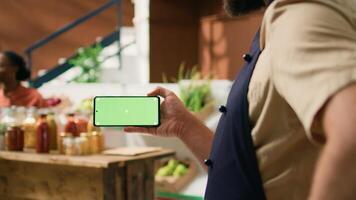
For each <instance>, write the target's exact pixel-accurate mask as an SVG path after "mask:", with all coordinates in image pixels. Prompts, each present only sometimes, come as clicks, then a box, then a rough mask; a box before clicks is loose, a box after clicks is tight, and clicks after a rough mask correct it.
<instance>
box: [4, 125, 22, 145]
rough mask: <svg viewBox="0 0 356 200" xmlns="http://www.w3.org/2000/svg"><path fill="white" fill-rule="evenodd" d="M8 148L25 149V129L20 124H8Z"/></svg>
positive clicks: (6, 139)
mask: <svg viewBox="0 0 356 200" xmlns="http://www.w3.org/2000/svg"><path fill="white" fill-rule="evenodd" d="M5 143H6V150H8V151H23V148H24V131H23V129H22V128H21V127H20V126H16V125H12V126H8V127H7V130H6V134H5Z"/></svg>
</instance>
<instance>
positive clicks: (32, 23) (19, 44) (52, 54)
mask: <svg viewBox="0 0 356 200" xmlns="http://www.w3.org/2000/svg"><path fill="white" fill-rule="evenodd" d="M107 1H108V0H90V1H82V0H61V1H58V0H45V1H43V0H16V1H11V0H6V1H1V2H0V24H1V26H0V50H5V49H11V50H14V51H17V52H23V50H24V49H25V48H27V47H29V46H30V45H31V44H32V43H34V42H35V41H37V40H39V39H41V38H43V37H45V36H48V35H49V34H51V33H53V32H54V31H55V30H57V29H59V28H60V27H62V26H64V25H66V24H68V23H70V22H71V21H73V20H75V19H77V18H78V17H80V16H83V15H85V14H86V13H88V12H90V11H92V10H93V9H95V8H97V7H98V6H100V5H102V4H104V3H105V2H107ZM123 10H124V19H123V22H124V25H126V26H132V18H133V15H134V14H133V13H134V10H133V4H132V3H131V0H124V9H123ZM116 13H117V9H116V8H115V7H113V8H111V9H110V10H107V11H106V12H104V13H102V14H101V15H99V16H98V17H96V18H94V19H92V20H90V21H88V22H86V23H84V24H82V25H80V26H79V27H77V28H76V29H74V30H72V31H70V32H68V33H66V34H64V35H62V36H61V37H59V38H57V39H56V40H55V41H54V42H52V43H50V44H48V45H46V46H45V47H43V48H42V49H40V50H39V51H36V52H35V54H34V73H36V71H37V70H38V69H47V68H49V67H52V66H53V65H54V64H56V63H57V61H58V59H59V58H60V57H68V56H70V55H72V54H73V52H74V51H75V50H76V49H77V48H78V47H80V46H86V45H89V44H91V43H93V42H94V41H95V39H96V38H97V37H99V36H105V35H107V34H109V33H111V32H112V31H114V30H115V26H116V17H117V14H116Z"/></svg>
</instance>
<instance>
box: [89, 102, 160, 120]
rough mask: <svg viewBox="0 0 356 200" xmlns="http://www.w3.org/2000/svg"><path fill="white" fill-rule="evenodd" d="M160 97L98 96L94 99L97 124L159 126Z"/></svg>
mask: <svg viewBox="0 0 356 200" xmlns="http://www.w3.org/2000/svg"><path fill="white" fill-rule="evenodd" d="M159 107H160V99H159V97H147V96H137V97H127V96H98V97H95V99H94V125H95V126H158V125H159V123H160V119H159V118H160V116H159Z"/></svg>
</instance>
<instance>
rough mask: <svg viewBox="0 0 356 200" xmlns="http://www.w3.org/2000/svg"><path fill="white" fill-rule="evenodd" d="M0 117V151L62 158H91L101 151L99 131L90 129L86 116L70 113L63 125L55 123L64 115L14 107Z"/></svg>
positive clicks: (49, 111) (90, 116)
mask: <svg viewBox="0 0 356 200" xmlns="http://www.w3.org/2000/svg"><path fill="white" fill-rule="evenodd" d="M0 115H1V116H0V150H7V151H24V150H25V151H29V152H36V153H57V152H59V153H60V154H64V155H90V154H98V153H101V152H102V151H103V150H104V136H103V133H102V130H101V129H100V128H97V127H94V126H93V125H92V115H90V113H89V115H88V112H86V113H85V114H80V113H78V114H77V113H73V112H71V113H69V114H67V115H66V121H65V122H63V121H62V123H58V121H60V120H59V119H60V117H61V116H63V114H58V113H56V112H54V110H49V109H39V110H37V109H36V108H33V107H30V108H24V107H14V106H13V107H9V108H1V109H0ZM88 119H89V120H88ZM61 124H63V125H61ZM60 130H62V131H61V132H60ZM34 150H35V151H34Z"/></svg>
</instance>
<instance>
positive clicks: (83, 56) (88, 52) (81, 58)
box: [68, 44, 103, 83]
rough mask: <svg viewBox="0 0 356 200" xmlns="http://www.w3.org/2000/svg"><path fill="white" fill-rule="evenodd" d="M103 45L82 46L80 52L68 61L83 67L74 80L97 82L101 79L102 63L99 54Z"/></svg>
mask: <svg viewBox="0 0 356 200" xmlns="http://www.w3.org/2000/svg"><path fill="white" fill-rule="evenodd" d="M102 50H103V47H102V46H101V45H100V44H96V45H94V46H92V47H86V48H80V49H79V50H78V54H77V55H76V56H75V57H74V58H72V59H70V60H69V61H68V62H69V64H71V65H74V66H77V67H80V68H81V72H80V74H79V75H78V76H76V77H75V78H74V79H73V80H72V81H73V82H77V83H95V82H98V80H99V74H100V65H101V61H100V60H99V55H100V53H101V52H102Z"/></svg>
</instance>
